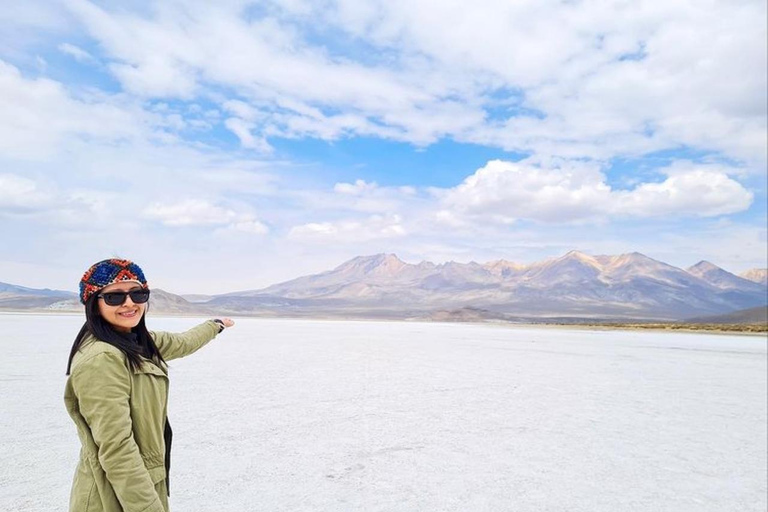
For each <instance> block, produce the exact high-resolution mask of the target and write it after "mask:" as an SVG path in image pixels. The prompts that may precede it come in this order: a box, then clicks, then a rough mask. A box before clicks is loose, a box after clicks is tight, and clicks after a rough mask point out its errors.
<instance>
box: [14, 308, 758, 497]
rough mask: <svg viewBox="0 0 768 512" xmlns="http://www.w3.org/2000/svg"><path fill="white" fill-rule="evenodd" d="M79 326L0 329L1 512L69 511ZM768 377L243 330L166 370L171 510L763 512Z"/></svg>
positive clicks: (494, 345) (748, 361)
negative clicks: (71, 356) (68, 398)
mask: <svg viewBox="0 0 768 512" xmlns="http://www.w3.org/2000/svg"><path fill="white" fill-rule="evenodd" d="M81 321H82V320H81V319H80V318H79V317H76V316H35V315H0V328H1V329H2V333H3V336H2V341H1V342H0V343H1V344H2V357H0V391H1V393H0V453H1V454H2V458H1V460H2V465H0V510H2V511H4V512H5V511H7V512H12V511H13V512H16V511H66V510H67V502H68V497H69V488H70V485H71V478H72V475H73V472H74V468H75V461H76V458H77V454H78V449H79V442H78V440H77V435H76V432H75V428H74V425H73V424H72V423H71V421H70V419H69V417H68V416H67V414H66V411H65V410H64V405H63V401H62V394H63V388H64V382H65V377H64V370H65V366H66V359H67V355H68V353H69V348H70V346H71V343H72V338H73V337H74V335H75V334H76V332H77V330H78V328H79V327H80V324H81ZM195 323H196V320H193V319H181V318H152V319H150V321H149V326H150V328H152V329H155V330H170V331H181V330H185V329H186V328H188V327H190V326H192V325H194V324H195ZM766 378H767V377H766V338H765V337H742V336H720V335H704V334H679V333H678V334H672V333H657V332H620V331H587V330H566V329H547V328H541V329H533V328H522V327H502V326H482V325H461V324H424V323H387V322H331V321H328V322H324V321H296V320H255V319H243V320H239V321H238V325H237V326H236V327H235V328H233V329H231V330H229V331H226V332H225V333H224V334H222V335H221V336H220V337H219V338H218V339H216V340H214V341H213V342H212V343H211V344H210V345H208V346H207V347H205V348H204V349H202V350H201V351H200V352H198V353H197V354H194V355H192V356H190V357H189V358H186V359H183V360H178V361H174V362H172V363H171V403H170V419H171V422H172V425H173V428H174V450H173V467H172V471H171V507H172V509H173V510H174V511H176V512H198V511H200V512H205V511H212V512H247V511H265V512H266V511H269V512H274V511H291V512H293V511H308V512H309V511H311V512H320V511H397V512H400V511H414V512H415V511H419V512H423V511H461V512H481V511H521V512H525V511H530V512H543V511H569V512H574V511H588V512H597V511H605V512H616V511H622V512H628V511H654V512H657V511H669V512H682V511H696V512H700V511H707V512H716V511H738V512H749V511H755V512H758V511H759V512H764V511H765V510H766V508H767V507H768V504H767V498H766V476H767V475H766V471H767V465H768V461H767V456H766V452H767V450H766V448H767V447H766V440H767V438H768V432H767V431H766V428H767V427H766V424H767V417H766V415H767V412H766V407H767V406H766V386H767V383H766Z"/></svg>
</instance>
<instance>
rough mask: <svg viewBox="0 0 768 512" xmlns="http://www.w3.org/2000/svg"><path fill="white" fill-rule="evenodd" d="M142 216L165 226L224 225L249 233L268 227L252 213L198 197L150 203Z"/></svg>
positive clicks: (258, 231)
mask: <svg viewBox="0 0 768 512" xmlns="http://www.w3.org/2000/svg"><path fill="white" fill-rule="evenodd" d="M143 215H144V217H146V218H148V219H153V220H156V221H159V222H161V223H162V224H164V225H166V226H171V227H185V226H224V227H226V228H227V229H229V230H233V231H241V232H245V233H251V234H259V235H263V234H266V233H267V232H268V231H269V229H268V228H267V226H266V225H264V224H263V223H261V222H259V221H257V220H256V219H254V218H253V216H252V215H249V214H244V213H238V212H236V211H235V210H232V209H230V208H224V207H221V206H216V205H213V204H211V203H209V202H207V201H204V200H200V199H188V200H185V201H181V202H178V203H171V204H160V203H156V204H152V205H150V206H148V207H146V208H145V209H144V211H143Z"/></svg>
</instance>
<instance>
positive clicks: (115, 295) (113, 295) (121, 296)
mask: <svg viewBox="0 0 768 512" xmlns="http://www.w3.org/2000/svg"><path fill="white" fill-rule="evenodd" d="M126 295H128V294H127V293H125V292H107V293H102V294H101V296H102V297H103V298H104V303H106V304H107V305H108V306H119V305H120V304H122V303H123V302H125V297H126Z"/></svg>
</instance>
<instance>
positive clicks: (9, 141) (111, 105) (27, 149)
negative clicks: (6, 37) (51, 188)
mask: <svg viewBox="0 0 768 512" xmlns="http://www.w3.org/2000/svg"><path fill="white" fill-rule="evenodd" d="M0 111H2V112H3V115H2V116H0V157H3V156H4V157H10V158H18V159H25V160H41V159H46V158H48V157H49V156H51V155H52V154H55V153H56V151H58V150H60V149H62V148H63V147H65V146H66V145H67V144H68V143H69V142H70V141H71V140H73V139H76V138H89V139H92V140H93V139H96V140H100V141H105V142H114V141H118V140H126V139H134V140H135V139H138V138H141V137H144V136H146V135H149V134H151V130H149V125H150V121H151V119H152V118H151V116H150V115H148V114H146V113H144V112H142V111H141V110H140V109H138V108H136V107H134V106H131V105H130V104H129V105H124V104H120V100H118V99H115V100H114V102H108V101H105V99H104V98H99V97H95V98H92V99H89V100H87V101H86V100H79V99H75V98H73V97H72V96H70V95H69V94H68V92H67V91H66V90H65V89H64V87H63V86H62V85H61V84H60V83H59V82H56V81H53V80H49V79H45V78H39V79H26V78H24V77H23V76H22V75H21V73H20V72H19V70H18V69H17V68H16V67H14V66H11V65H9V64H7V63H5V62H3V61H0Z"/></svg>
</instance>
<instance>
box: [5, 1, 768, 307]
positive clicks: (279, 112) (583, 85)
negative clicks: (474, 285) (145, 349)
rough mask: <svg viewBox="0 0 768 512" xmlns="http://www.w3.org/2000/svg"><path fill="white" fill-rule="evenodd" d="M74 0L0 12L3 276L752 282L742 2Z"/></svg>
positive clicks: (753, 160) (759, 244) (59, 282)
mask: <svg viewBox="0 0 768 512" xmlns="http://www.w3.org/2000/svg"><path fill="white" fill-rule="evenodd" d="M115 5H116V4H114V3H108V2H95V1H89V0H64V1H56V2H53V1H50V2H47V1H41V0H32V1H29V2H25V3H24V4H23V5H22V4H21V3H17V5H14V6H13V7H12V8H9V9H6V10H5V12H3V13H2V14H0V22H2V25H0V26H2V27H3V29H1V30H0V109H2V111H3V116H1V117H0V228H1V229H2V232H3V235H4V238H5V239H6V240H14V241H15V242H14V243H7V244H2V246H0V281H4V282H11V283H15V284H20V285H24V286H32V287H43V286H46V287H55V288H68V289H73V288H74V287H75V284H76V282H77V280H78V279H79V277H80V274H81V273H82V272H83V270H84V269H85V268H86V267H87V266H88V265H89V264H90V263H92V262H93V261H96V260H98V259H102V258H105V257H110V256H116V255H118V256H122V257H127V258H131V259H134V260H136V261H137V262H138V263H139V264H141V265H142V266H143V267H144V268H145V271H146V273H147V275H148V276H149V277H150V279H151V281H152V282H153V285H154V286H159V287H162V288H165V289H168V290H170V291H174V292H177V293H191V292H202V293H221V292H227V291H232V290H242V289H253V288H259V287H263V286H266V285H269V284H273V283H275V282H278V281H282V280H287V279H290V278H293V277H297V276H299V275H304V274H308V273H314V272H319V271H323V270H327V269H329V268H332V267H334V266H336V265H338V264H340V263H342V262H343V261H345V260H347V259H349V258H352V257H354V256H357V255H364V254H373V253H378V252H387V253H396V254H397V255H399V256H400V257H401V258H403V259H404V260H406V261H409V262H418V261H421V260H430V261H434V262H444V261H449V260H454V261H462V262H467V261H478V262H485V261H491V260H496V259H507V260H511V261H516V262H520V263H530V262H533V261H537V260H541V259H544V258H550V257H556V256H560V255H562V254H563V253H565V252H567V251H569V250H571V249H578V250H582V251H584V252H587V253H591V254H620V253H625V252H632V251H639V252H642V253H645V254H647V255H649V256H651V257H653V258H656V259H659V260H662V261H665V262H668V263H671V264H673V265H677V266H680V267H687V266H689V265H692V264H694V263H696V262H698V261H699V260H702V259H706V260H709V261H711V262H713V263H715V264H717V265H720V266H722V267H724V268H726V269H727V270H730V271H732V272H735V273H739V272H742V271H745V270H748V269H750V268H756V267H759V268H764V267H765V266H766V258H767V257H768V256H767V255H766V223H767V220H766V209H767V203H766V177H767V173H766V158H767V153H768V149H767V148H766V138H767V133H768V129H767V127H766V126H767V117H768V116H767V114H766V108H767V107H766V87H767V84H766V75H767V72H766V60H767V59H766V53H767V52H766V43H765V41H766V35H767V34H766V6H765V2H762V1H745V2H739V3H738V4H734V3H732V2H725V1H722V2H717V1H716V2H709V3H707V4H706V5H703V4H701V3H700V2H672V3H664V2H659V1H657V0H655V1H642V0H641V1H637V2H631V3H627V2H623V1H618V0H617V1H608V2H604V1H588V0H585V1H580V2H561V1H554V0H551V1H550V0H545V1H543V2H542V1H517V2H508V3H506V4H504V3H500V2H496V1H492V0H479V1H478V2H475V3H473V4H472V6H471V7H469V4H466V2H437V1H431V0H418V1H413V0H411V1H408V2H404V1H403V2H401V1H380V0H375V1H374V0H370V1H366V2H358V1H351V0H327V1H323V2H317V1H316V2H312V1H304V0H291V1H281V2H273V1H263V2H248V1H243V0H225V1H223V2H217V3H216V4H215V5H214V4H212V3H210V2H204V1H202V0H191V1H183V2H182V1H179V0H167V1H154V0H152V1H150V0H146V1H141V2H123V3H121V4H120V6H119V7H115Z"/></svg>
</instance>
